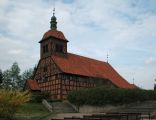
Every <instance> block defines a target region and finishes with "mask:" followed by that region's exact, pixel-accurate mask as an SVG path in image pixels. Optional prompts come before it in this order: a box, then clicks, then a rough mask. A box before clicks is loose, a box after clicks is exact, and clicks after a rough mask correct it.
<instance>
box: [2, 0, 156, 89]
mask: <svg viewBox="0 0 156 120" xmlns="http://www.w3.org/2000/svg"><path fill="white" fill-rule="evenodd" d="M55 6H56V17H57V21H58V29H59V30H61V31H63V33H64V34H65V36H66V38H67V39H68V40H69V41H70V42H69V43H68V51H69V52H72V53H76V54H81V55H84V56H89V57H93V58H96V59H100V60H103V61H106V55H107V52H110V58H109V61H110V63H111V64H112V65H113V66H114V67H115V68H116V69H117V71H119V73H121V75H123V76H124V77H125V78H126V79H127V80H129V81H130V82H131V83H132V81H131V79H132V76H133V75H132V76H131V71H132V72H133V71H135V75H134V76H136V77H135V78H136V79H137V80H138V81H139V82H140V81H144V82H141V83H142V86H143V87H144V88H147V89H152V88H153V84H154V83H153V82H152V80H153V79H154V77H155V76H154V75H155V73H154V69H155V68H154V66H151V65H150V64H152V65H154V64H155V57H149V56H156V53H155V52H154V50H155V46H156V41H155V39H156V23H155V21H156V2H155V1H152V0H149V1H148V2H147V1H146V0H126V1H125V0H92V1H91V2H90V0H76V1H74V0H66V1H64V0H57V1H56V3H55ZM52 7H53V1H50V0H33V1H32V0H27V1H21V0H14V1H11V0H0V26H1V27H0V44H1V47H0V55H1V57H0V68H1V69H3V70H5V69H7V68H9V66H10V65H11V64H12V63H13V62H14V61H17V62H18V63H19V64H20V66H21V68H22V70H25V69H27V68H30V67H33V66H34V65H35V64H36V63H37V61H38V60H39V44H38V41H40V39H41V38H42V36H43V34H44V33H45V32H46V31H47V30H48V29H49V26H50V25H49V22H50V18H51V16H52ZM147 58H149V59H147ZM146 59H147V60H146ZM142 67H143V68H142ZM142 71H145V73H146V74H144V73H143V72H142ZM142 74H144V75H142ZM149 80H151V81H150V84H148V81H149ZM137 84H138V83H137Z"/></svg>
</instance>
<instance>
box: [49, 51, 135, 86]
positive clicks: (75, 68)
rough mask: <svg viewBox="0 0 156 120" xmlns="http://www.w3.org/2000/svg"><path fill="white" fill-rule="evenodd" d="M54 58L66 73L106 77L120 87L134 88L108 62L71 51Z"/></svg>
mask: <svg viewBox="0 0 156 120" xmlns="http://www.w3.org/2000/svg"><path fill="white" fill-rule="evenodd" d="M52 59H53V60H54V62H55V63H56V64H57V65H58V66H59V68H60V69H61V70H62V71H63V72H65V73H70V74H76V75H82V76H90V77H97V78H105V79H109V80H110V81H111V82H112V83H113V84H115V85H116V86H118V87H120V88H134V86H133V85H131V84H130V83H128V82H127V81H126V80H125V79H124V78H123V77H122V76H120V74H119V73H118V72H117V71H116V70H115V69H114V68H113V67H112V66H111V65H110V64H109V63H107V62H102V61H99V60H95V59H91V58H87V57H83V56H79V55H75V54H71V53H68V55H67V57H61V56H56V55H53V56H52Z"/></svg>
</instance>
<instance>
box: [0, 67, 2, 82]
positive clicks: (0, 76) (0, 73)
mask: <svg viewBox="0 0 156 120" xmlns="http://www.w3.org/2000/svg"><path fill="white" fill-rule="evenodd" d="M2 82H3V73H2V70H1V69H0V85H1V84H2Z"/></svg>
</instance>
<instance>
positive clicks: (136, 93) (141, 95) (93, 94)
mask: <svg viewBox="0 0 156 120" xmlns="http://www.w3.org/2000/svg"><path fill="white" fill-rule="evenodd" d="M67 99H68V100H69V102H71V103H73V104H75V105H77V106H81V105H96V106H101V105H107V104H112V105H122V104H128V103H133V102H142V101H146V100H156V92H155V91H153V90H141V89H120V88H103V87H100V88H91V89H83V90H79V91H72V92H70V93H69V94H68V97H67Z"/></svg>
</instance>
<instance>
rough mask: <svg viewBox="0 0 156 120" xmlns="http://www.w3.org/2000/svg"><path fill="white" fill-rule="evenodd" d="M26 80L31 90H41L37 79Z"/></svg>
mask: <svg viewBox="0 0 156 120" xmlns="http://www.w3.org/2000/svg"><path fill="white" fill-rule="evenodd" d="M26 82H27V84H28V86H29V88H30V89H31V90H40V87H39V85H38V83H37V81H36V80H27V81H26Z"/></svg>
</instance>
